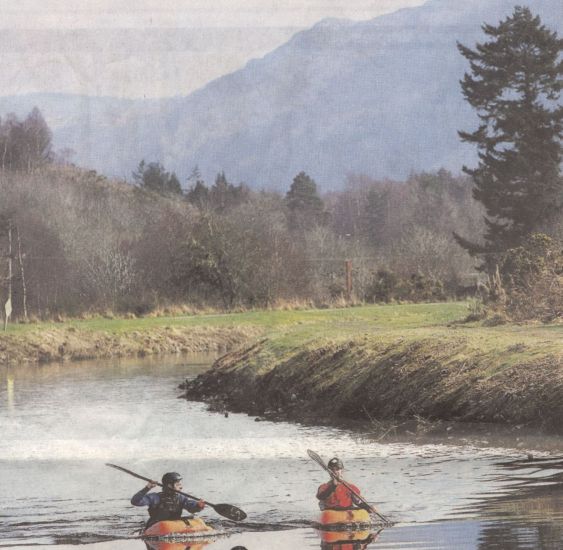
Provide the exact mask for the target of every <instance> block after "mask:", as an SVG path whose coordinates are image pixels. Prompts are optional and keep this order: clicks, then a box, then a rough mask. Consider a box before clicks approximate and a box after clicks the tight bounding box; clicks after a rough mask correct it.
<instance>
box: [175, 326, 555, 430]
mask: <svg viewBox="0 0 563 550" xmlns="http://www.w3.org/2000/svg"><path fill="white" fill-rule="evenodd" d="M511 340H512V341H511ZM513 340H514V339H513V338H512V339H511V338H506V334H504V336H503V339H502V340H498V339H496V338H495V336H494V335H492V336H491V337H490V340H489V341H487V340H486V339H484V338H483V339H481V338H476V337H475V335H474V334H467V335H465V334H463V331H444V332H442V333H439V334H435V335H433V336H431V337H424V338H417V337H416V335H414V336H411V337H398V336H395V337H392V338H389V337H388V338H382V339H378V338H374V337H358V338H354V339H349V340H347V341H340V342H333V343H326V342H324V343H322V342H317V344H314V343H313V344H309V345H308V346H306V348H305V349H299V348H296V349H294V350H292V351H291V350H290V351H286V352H284V353H281V354H280V353H278V352H277V351H276V346H275V343H273V342H271V341H269V340H261V341H260V342H257V343H255V344H254V345H252V346H249V347H246V348H244V349H240V350H236V351H233V352H231V353H228V354H227V355H225V356H223V357H221V358H220V359H219V360H217V361H216V363H215V364H214V366H213V368H212V369H211V370H210V371H208V372H206V373H204V374H203V375H200V376H199V377H198V378H197V379H195V380H193V381H191V382H186V383H185V384H183V387H184V389H185V390H186V397H187V398H189V399H195V400H203V401H207V402H210V403H212V404H213V405H214V406H217V407H225V408H227V409H230V410H234V411H239V412H246V413H249V414H253V415H258V416H264V417H266V418H271V419H286V420H292V421H305V422H315V423H328V424H339V423H341V422H342V421H343V420H354V421H357V420H363V421H370V422H375V423H376V422H379V421H381V420H385V419H387V420H389V419H393V420H395V421H396V420H397V419H399V420H400V419H418V420H420V419H425V420H437V421H442V420H446V421H461V422H478V423H481V422H491V423H496V424H498V423H500V424H512V425H519V426H520V425H525V426H531V427H536V426H537V427H541V428H543V429H546V430H550V431H556V432H558V433H563V425H562V424H561V420H560V419H561V418H562V414H563V361H562V358H563V344H561V343H560V342H559V343H557V341H554V340H553V339H547V340H544V341H543V344H542V340H541V339H536V340H531V341H526V340H524V341H522V334H521V333H519V335H518V341H517V343H515V342H514V341H513Z"/></svg>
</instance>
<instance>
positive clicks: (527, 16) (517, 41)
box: [454, 7, 563, 255]
mask: <svg viewBox="0 0 563 550" xmlns="http://www.w3.org/2000/svg"><path fill="white" fill-rule="evenodd" d="M483 30H484V32H485V34H486V35H487V37H488V38H490V40H488V41H487V42H483V43H480V44H477V45H476V47H475V49H474V50H472V49H469V48H467V47H466V46H464V45H462V44H459V43H458V49H459V51H460V52H461V54H462V55H463V56H464V57H465V58H466V59H467V60H468V61H469V63H470V72H468V73H466V74H465V75H464V78H463V80H462V81H461V87H462V91H463V95H464V97H465V99H466V100H467V101H468V103H469V104H470V105H471V106H472V107H473V108H474V109H475V110H476V112H477V115H478V117H479V121H480V123H479V127H478V128H477V130H475V131H474V132H463V131H462V132H459V135H460V137H461V139H462V140H463V141H466V142H469V143H474V144H475V145H476V146H477V149H478V153H479V164H478V166H477V168H475V169H469V168H467V167H464V171H465V172H466V173H467V174H469V175H470V176H471V177H472V179H473V183H474V188H473V196H474V198H475V199H476V200H478V201H480V202H481V203H482V204H483V205H484V207H485V210H486V216H485V223H486V232H485V234H484V241H485V244H484V245H478V244H476V243H474V242H471V241H470V240H468V239H465V238H463V237H460V236H459V235H455V234H454V235H455V237H456V239H457V241H458V243H459V244H460V245H461V246H463V247H464V248H465V249H467V250H468V251H469V252H470V253H471V254H472V255H475V254H480V253H487V252H493V253H494V252H502V251H504V250H506V249H508V248H511V247H514V246H517V245H518V244H520V242H522V240H523V239H524V238H525V237H526V236H527V235H529V234H530V233H532V232H534V231H536V230H538V229H541V228H542V227H543V226H544V224H545V223H546V222H549V220H550V219H553V217H554V216H556V215H560V214H561V208H562V194H563V185H562V178H561V174H560V165H561V160H562V150H561V137H562V133H563V108H562V107H561V105H560V103H559V96H560V91H561V88H562V82H563V81H562V77H563V62H562V61H561V58H560V53H561V51H562V49H563V40H562V39H560V38H558V36H557V33H555V32H552V31H550V30H549V29H548V28H546V27H545V26H544V25H543V24H542V22H541V20H540V18H539V17H537V16H534V15H532V13H531V12H530V10H529V9H528V8H526V7H516V8H515V9H514V12H513V14H512V15H511V16H509V17H507V18H506V19H505V20H503V21H501V22H500V23H499V24H498V26H496V27H495V26H491V25H488V24H485V25H483Z"/></svg>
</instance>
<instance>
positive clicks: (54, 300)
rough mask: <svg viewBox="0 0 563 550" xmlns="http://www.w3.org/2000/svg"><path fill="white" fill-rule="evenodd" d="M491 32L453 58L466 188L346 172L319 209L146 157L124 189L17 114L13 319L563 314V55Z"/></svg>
mask: <svg viewBox="0 0 563 550" xmlns="http://www.w3.org/2000/svg"><path fill="white" fill-rule="evenodd" d="M484 30H485V33H486V34H487V35H488V36H490V37H491V41H490V42H488V43H485V44H480V45H477V47H476V49H475V50H472V49H470V48H468V47H466V46H462V45H459V49H460V52H461V53H462V55H464V56H465V57H466V58H467V59H468V60H469V62H470V72H469V73H468V74H466V75H465V78H464V80H463V81H462V93H463V94H464V96H465V98H466V99H467V101H468V102H469V103H470V105H471V106H472V107H474V108H475V109H476V111H477V112H478V116H479V119H480V121H481V122H480V126H479V128H477V130H475V131H474V132H466V131H462V132H460V136H461V138H462V139H464V140H466V141H468V142H470V143H473V144H475V146H476V147H477V149H478V151H479V159H480V160H479V164H478V166H477V168H475V169H469V168H466V169H465V172H466V174H464V175H453V174H451V173H450V172H448V171H446V170H438V171H436V172H429V173H419V174H412V175H411V176H410V177H409V178H408V180H407V181H403V182H396V181H378V180H374V179H372V178H370V177H368V176H366V175H350V176H349V177H348V179H347V181H346V182H345V185H344V188H343V190H341V191H337V192H331V193H329V194H326V195H322V194H321V193H320V191H319V187H318V186H317V182H315V181H314V179H313V177H311V175H309V174H306V173H305V172H300V173H299V174H296V175H295V178H294V179H293V181H288V182H287V191H286V192H285V193H275V192H267V191H257V190H252V189H250V188H249V187H247V186H246V185H245V184H243V183H236V184H235V183H232V182H230V181H229V180H228V178H227V176H226V174H225V173H223V172H221V173H219V174H217V177H216V179H215V181H214V182H212V183H210V182H205V181H203V179H202V177H201V174H200V173H199V170H198V169H197V168H194V170H193V172H192V174H191V176H190V177H189V179H188V181H186V182H180V181H179V180H178V178H177V177H176V175H175V174H174V173H173V172H169V171H167V170H166V168H165V167H164V166H163V165H162V164H160V163H158V162H149V163H146V162H145V161H144V160H143V161H141V162H140V163H139V165H138V167H137V169H136V170H135V172H133V173H132V176H131V178H132V179H131V182H126V181H117V180H110V179H108V178H105V177H103V176H101V175H99V174H97V173H95V172H93V171H87V170H84V169H81V168H79V167H76V166H72V165H69V164H68V163H63V162H61V161H60V160H59V161H57V157H56V155H54V154H53V152H52V142H51V132H50V130H49V128H48V127H47V125H46V123H45V121H44V120H43V117H42V116H41V113H40V111H39V110H38V109H34V110H33V111H32V112H31V113H30V114H29V115H28V116H27V117H26V118H25V119H24V120H19V119H18V118H17V117H15V116H14V115H9V116H7V117H5V118H4V119H2V120H0V154H1V157H0V158H1V165H0V250H1V251H2V253H1V254H0V256H1V257H0V280H1V281H2V285H1V296H0V301H1V303H2V305H4V304H5V303H6V302H7V301H8V300H9V299H10V306H11V309H12V310H13V316H14V317H16V318H33V317H40V318H43V317H54V316H57V315H61V314H64V315H81V314H86V313H92V312H98V313H100V312H108V311H111V312H116V313H133V314H136V315H142V314H147V313H149V312H151V311H155V310H161V311H162V310H165V309H167V308H174V307H178V306H182V307H184V306H185V307H193V308H208V307H215V308H223V309H232V308H238V307H247V308H253V307H282V306H289V305H295V306H297V305H316V306H326V305H330V304H336V303H354V302H368V303H373V302H389V301H436V300H447V299H455V298H460V297H467V296H473V295H474V294H475V293H476V292H478V293H480V295H481V296H484V298H485V299H488V300H493V299H494V300H497V301H499V300H500V301H501V302H502V303H503V304H504V305H506V307H507V309H509V310H512V312H516V313H518V312H519V314H520V315H521V316H522V315H523V316H525V315H526V314H529V312H530V311H534V309H537V308H538V307H540V306H541V314H542V315H544V316H548V317H549V316H551V317H554V316H555V317H557V316H561V315H563V311H561V310H562V308H563V305H562V304H563V296H562V294H563V291H562V288H563V285H562V284H561V279H562V277H563V255H562V253H561V243H562V242H563V240H562V236H563V227H562V226H563V224H562V221H561V218H562V216H561V212H562V210H561V209H562V208H563V191H562V190H563V181H562V178H561V172H560V167H561V137H562V133H563V110H562V109H561V107H560V106H559V107H558V105H559V104H558V101H559V92H560V89H561V75H562V72H563V69H562V67H561V62H560V61H558V55H559V54H560V52H561V49H562V47H563V46H562V41H561V40H560V39H558V38H557V36H556V35H555V33H551V32H550V31H548V30H547V29H546V28H545V27H543V26H542V25H541V22H540V21H539V19H538V18H536V17H533V15H532V14H531V13H530V11H529V10H527V9H525V8H516V9H515V12H514V14H513V15H512V16H511V17H508V18H507V19H506V20H505V21H504V22H501V23H500V24H499V26H498V27H491V26H487V25H486V26H485V27H484ZM507 44H508V46H507ZM511 47H512V48H514V51H513V52H512V54H511V55H508V56H507V55H506V51H507V48H511ZM507 59H508V61H507ZM495 67H497V69H495ZM320 183H321V184H322V182H320ZM346 266H347V267H348V269H349V270H350V268H351V277H348V278H347V277H346ZM349 274H350V273H349ZM350 282H351V283H352V288H350ZM483 289H485V291H486V292H484V290H483ZM523 304H524V305H523ZM526 304H527V305H526ZM554 304H555V305H554Z"/></svg>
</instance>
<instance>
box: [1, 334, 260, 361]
mask: <svg viewBox="0 0 563 550" xmlns="http://www.w3.org/2000/svg"><path fill="white" fill-rule="evenodd" d="M258 333H259V329H257V328H254V327H249V326H245V327H210V326H162V327H152V328H150V329H148V330H130V331H122V332H119V333H116V332H111V331H104V330H81V329H77V328H76V327H73V326H66V327H60V328H49V329H40V330H36V331H29V332H25V333H22V334H4V335H2V336H1V337H0V366H2V365H4V366H15V365H18V364H39V363H50V362H56V361H80V360H86V359H111V358H121V357H145V356H149V355H159V354H180V353H198V352H226V351H228V350H230V349H232V348H234V347H236V346H239V345H241V344H243V343H246V342H248V340H249V339H251V338H253V337H255V336H256V335H257V334H258Z"/></svg>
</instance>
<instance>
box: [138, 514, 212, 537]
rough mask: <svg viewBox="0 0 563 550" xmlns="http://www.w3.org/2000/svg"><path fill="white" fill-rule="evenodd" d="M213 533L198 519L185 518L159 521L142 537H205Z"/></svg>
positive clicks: (148, 528)
mask: <svg viewBox="0 0 563 550" xmlns="http://www.w3.org/2000/svg"><path fill="white" fill-rule="evenodd" d="M212 533H214V529H213V528H212V527H209V525H207V524H206V523H205V522H204V521H203V520H202V519H200V518H185V519H177V520H170V521H159V522H157V523H155V524H154V525H151V526H150V527H147V529H145V531H144V532H143V536H144V537H155V538H162V537H191V536H194V537H196V536H205V535H210V534H212Z"/></svg>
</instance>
